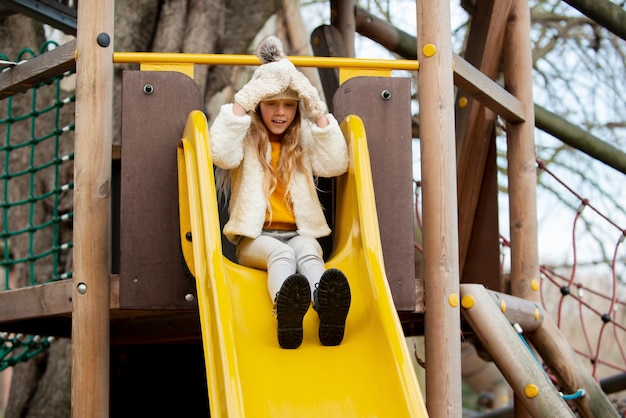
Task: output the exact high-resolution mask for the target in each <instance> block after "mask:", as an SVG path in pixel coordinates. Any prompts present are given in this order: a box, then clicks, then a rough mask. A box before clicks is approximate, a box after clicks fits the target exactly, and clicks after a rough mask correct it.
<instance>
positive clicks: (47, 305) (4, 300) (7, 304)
mask: <svg viewBox="0 0 626 418" xmlns="http://www.w3.org/2000/svg"><path fill="white" fill-rule="evenodd" d="M72 289H73V286H72V281H71V280H60V281H58V282H51V283H44V284H39V285H35V286H28V287H22V288H19V289H14V290H7V291H4V292H0V323H9V322H13V321H19V320H26V319H36V318H42V317H47V316H53V315H61V314H70V313H71V312H72Z"/></svg>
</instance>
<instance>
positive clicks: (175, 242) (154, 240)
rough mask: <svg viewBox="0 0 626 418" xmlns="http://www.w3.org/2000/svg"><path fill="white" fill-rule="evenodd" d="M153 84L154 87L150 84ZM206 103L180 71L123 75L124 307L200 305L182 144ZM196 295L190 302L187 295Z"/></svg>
mask: <svg viewBox="0 0 626 418" xmlns="http://www.w3.org/2000/svg"><path fill="white" fill-rule="evenodd" d="M147 85H150V86H152V93H151V94H146V93H145V92H144V87H145V86H147ZM196 109H198V110H201V109H202V95H201V93H200V91H199V89H198V86H197V85H196V83H195V82H194V81H193V80H192V79H191V78H189V77H187V76H186V75H183V74H181V73H176V72H148V71H145V72H141V71H126V72H124V77H123V104H122V168H121V186H120V187H121V197H120V280H119V301H120V302H119V303H120V306H119V308H120V309H159V308H160V309H181V308H182V309H184V308H196V306H197V304H196V302H195V290H194V289H195V286H194V281H193V279H191V278H190V277H187V276H186V274H185V273H184V269H183V264H182V253H181V250H180V238H179V233H178V180H177V176H178V173H177V165H176V146H177V144H178V140H179V139H180V137H181V135H182V133H183V129H184V125H185V121H186V119H187V115H188V114H189V112H191V111H192V110H196ZM189 293H191V294H193V295H194V300H193V301H191V302H187V301H186V300H185V295H187V294H189Z"/></svg>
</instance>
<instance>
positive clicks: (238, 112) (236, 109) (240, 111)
mask: <svg viewBox="0 0 626 418" xmlns="http://www.w3.org/2000/svg"><path fill="white" fill-rule="evenodd" d="M233 113H234V114H235V116H245V114H246V109H244V108H243V106H242V105H240V104H239V103H237V102H235V103H233Z"/></svg>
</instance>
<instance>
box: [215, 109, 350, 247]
mask: <svg viewBox="0 0 626 418" xmlns="http://www.w3.org/2000/svg"><path fill="white" fill-rule="evenodd" d="M327 118H328V121H329V122H330V123H329V125H328V126H326V127H325V128H320V127H318V126H317V125H316V124H314V123H311V122H310V121H309V120H307V119H302V128H301V129H300V143H301V144H302V149H303V151H304V157H303V163H304V165H305V167H306V169H307V173H306V174H303V173H300V172H298V173H296V174H295V176H294V178H293V179H292V181H291V185H290V188H289V194H290V197H291V202H292V204H293V211H294V214H295V217H296V226H297V228H298V233H299V234H301V235H308V236H312V237H314V238H319V237H323V236H326V235H328V234H330V228H329V227H328V224H327V223H326V219H325V218H324V212H323V208H322V206H321V204H320V201H319V199H318V197H317V190H316V189H315V185H314V183H313V182H312V181H307V178H306V176H319V177H335V176H339V175H341V174H343V173H345V172H346V171H347V169H348V148H347V145H346V140H345V138H344V137H343V134H342V132H341V129H340V128H339V124H338V123H337V120H336V119H335V118H334V117H333V116H332V115H331V114H328V115H327ZM250 123H251V117H250V116H248V115H245V116H236V115H235V114H234V113H233V110H232V104H225V105H223V106H222V107H221V108H220V112H219V114H218V116H217V117H216V118H215V121H214V122H213V125H212V126H211V129H210V133H209V138H210V141H211V156H212V158H213V163H214V164H215V165H216V166H218V167H220V168H222V169H226V170H232V177H231V193H230V208H229V209H230V219H229V221H228V222H227V223H226V225H225V226H224V235H225V236H226V237H227V238H228V239H229V240H230V241H233V242H236V241H237V237H238V236H246V237H250V238H256V237H257V236H259V235H260V234H261V230H262V229H263V223H264V222H265V213H266V211H267V201H266V199H265V194H264V192H263V169H262V166H261V163H260V161H259V160H258V158H257V156H256V155H257V154H256V144H255V143H254V141H255V139H254V138H252V137H251V136H250V135H247V133H248V128H249V126H250ZM266 155H267V161H268V162H269V161H270V159H271V146H268V149H267V154H266Z"/></svg>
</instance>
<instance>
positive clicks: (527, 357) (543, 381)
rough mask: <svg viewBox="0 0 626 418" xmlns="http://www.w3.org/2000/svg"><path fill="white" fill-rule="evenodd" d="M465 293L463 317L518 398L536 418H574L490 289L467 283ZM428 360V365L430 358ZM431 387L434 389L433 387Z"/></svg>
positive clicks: (463, 287) (463, 291) (463, 293)
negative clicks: (488, 290) (490, 292)
mask: <svg viewBox="0 0 626 418" xmlns="http://www.w3.org/2000/svg"><path fill="white" fill-rule="evenodd" d="M461 296H462V298H463V299H462V304H463V317H464V318H465V319H466V320H467V322H468V323H469V324H470V326H471V327H472V329H473V330H474V332H476V335H477V336H478V339H479V340H480V342H481V343H482V345H483V347H485V349H487V351H488V352H489V355H490V356H491V358H492V360H493V361H494V363H496V365H497V366H498V369H500V371H501V372H502V374H503V375H504V377H505V378H506V380H507V382H509V385H511V388H512V389H513V391H514V392H515V394H516V395H517V397H516V399H519V400H520V401H521V403H523V405H524V406H525V407H526V409H527V410H528V411H530V413H531V414H532V416H533V417H573V416H574V414H573V413H572V411H571V410H570V408H569V407H568V406H567V404H566V403H565V401H564V400H563V399H562V398H561V397H560V396H559V394H558V392H557V390H556V388H555V387H554V385H553V384H552V382H551V381H550V379H549V378H548V376H547V375H546V373H545V372H544V371H543V369H542V368H541V366H540V365H539V364H537V361H536V360H535V358H534V357H533V355H532V353H531V351H530V350H529V349H527V348H526V346H525V345H524V343H523V342H522V340H521V339H520V337H519V335H518V334H517V332H516V331H515V330H514V328H513V326H512V325H511V324H510V323H509V321H508V320H507V319H506V317H505V316H504V315H503V313H502V312H501V310H500V309H499V306H498V305H497V304H496V303H495V302H494V300H493V299H492V298H491V296H490V295H489V293H487V290H486V289H485V288H484V287H483V286H482V285H478V284H463V285H461ZM427 298H428V295H427ZM427 301H428V299H427ZM426 362H427V364H428V358H426ZM427 389H428V390H430V387H429V388H427ZM431 415H432V413H431ZM515 416H516V417H517V416H518V415H515Z"/></svg>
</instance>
